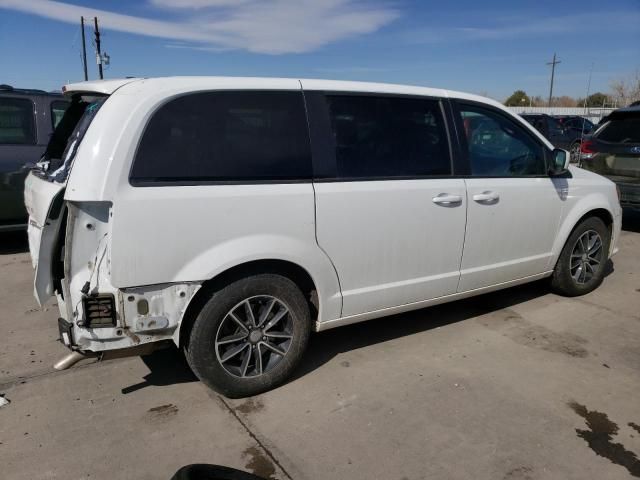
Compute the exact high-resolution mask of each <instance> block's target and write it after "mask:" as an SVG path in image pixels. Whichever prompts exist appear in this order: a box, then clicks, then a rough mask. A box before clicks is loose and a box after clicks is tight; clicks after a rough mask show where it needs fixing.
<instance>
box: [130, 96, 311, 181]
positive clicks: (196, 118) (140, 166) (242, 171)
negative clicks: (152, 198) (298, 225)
mask: <svg viewBox="0 0 640 480" xmlns="http://www.w3.org/2000/svg"><path fill="white" fill-rule="evenodd" d="M309 178H311V154H310V147H309V132H308V127H307V120H306V116H305V111H304V104H303V99H302V94H301V93H296V92H206V93H196V94H190V95H186V96H183V97H179V98H176V99H174V100H171V101H169V102H168V103H167V104H165V105H164V106H162V107H161V108H160V109H159V110H158V111H157V112H156V113H155V114H154V115H153V117H152V118H151V120H150V122H149V124H148V125H147V128H146V130H145V132H144V134H143V136H142V140H141V141H140V145H139V147H138V152H137V154H136V158H135V161H134V164H133V168H132V171H131V180H132V182H133V183H140V182H163V181H164V182H201V181H242V180H296V179H309Z"/></svg>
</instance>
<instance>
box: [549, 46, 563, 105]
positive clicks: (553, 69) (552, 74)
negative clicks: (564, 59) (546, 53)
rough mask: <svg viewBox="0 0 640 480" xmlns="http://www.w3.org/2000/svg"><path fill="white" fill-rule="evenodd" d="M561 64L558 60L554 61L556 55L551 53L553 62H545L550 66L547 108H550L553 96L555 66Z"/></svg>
mask: <svg viewBox="0 0 640 480" xmlns="http://www.w3.org/2000/svg"><path fill="white" fill-rule="evenodd" d="M558 63H561V62H560V60H556V54H555V52H554V53H553V61H551V62H547V65H551V85H550V86H549V106H551V97H552V96H553V77H554V74H555V73H556V65H557V64H558Z"/></svg>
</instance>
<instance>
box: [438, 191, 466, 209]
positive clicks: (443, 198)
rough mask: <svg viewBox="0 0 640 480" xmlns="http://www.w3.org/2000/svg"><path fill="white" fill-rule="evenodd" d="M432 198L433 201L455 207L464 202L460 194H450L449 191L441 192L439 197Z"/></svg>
mask: <svg viewBox="0 0 640 480" xmlns="http://www.w3.org/2000/svg"><path fill="white" fill-rule="evenodd" d="M432 200H433V203H435V204H437V205H442V206H444V207H453V206H456V205H459V204H461V203H462V197H461V196H460V195H449V194H448V193H441V194H440V195H438V196H437V197H433V199H432Z"/></svg>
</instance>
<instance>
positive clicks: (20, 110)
mask: <svg viewBox="0 0 640 480" xmlns="http://www.w3.org/2000/svg"><path fill="white" fill-rule="evenodd" d="M35 143H36V124H35V119H34V115H33V102H31V100H27V99H25V98H9V97H5V98H0V145H2V144H5V145H12V144H13V145H33V144H35Z"/></svg>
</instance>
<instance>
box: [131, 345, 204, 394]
mask: <svg viewBox="0 0 640 480" xmlns="http://www.w3.org/2000/svg"><path fill="white" fill-rule="evenodd" d="M140 358H141V359H142V361H143V362H144V364H145V365H146V366H147V368H148V369H149V373H148V374H147V375H145V376H144V377H142V378H143V381H142V382H139V383H136V384H133V385H129V386H128V387H124V388H123V389H122V393H123V394H125V395H126V394H128V393H133V392H135V391H137V390H140V389H142V388H145V387H152V386H154V387H164V386H167V385H175V384H178V383H189V382H197V381H198V378H197V377H196V376H195V375H194V373H193V372H192V371H191V368H189V365H188V364H187V360H186V358H185V357H184V355H183V354H182V352H181V351H180V350H178V349H177V348H175V347H174V346H171V347H170V348H163V349H161V350H156V351H155V352H153V353H151V354H149V355H143V356H141V357H140Z"/></svg>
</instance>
